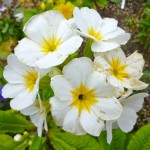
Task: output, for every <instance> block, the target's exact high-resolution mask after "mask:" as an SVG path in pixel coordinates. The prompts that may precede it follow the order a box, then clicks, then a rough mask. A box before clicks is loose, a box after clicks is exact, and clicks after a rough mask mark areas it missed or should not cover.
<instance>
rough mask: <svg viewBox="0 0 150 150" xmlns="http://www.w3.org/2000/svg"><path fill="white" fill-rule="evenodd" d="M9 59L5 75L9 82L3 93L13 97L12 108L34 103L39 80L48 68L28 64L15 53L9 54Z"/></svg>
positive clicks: (6, 96) (19, 108)
mask: <svg viewBox="0 0 150 150" xmlns="http://www.w3.org/2000/svg"><path fill="white" fill-rule="evenodd" d="M7 61H8V65H7V66H6V67H5V69H4V73H3V75H4V78H5V79H6V80H7V81H8V83H7V84H6V85H5V86H4V88H3V90H2V95H3V97H5V98H13V99H12V100H11V102H10V106H11V108H12V109H16V110H21V109H24V108H26V107H28V106H30V105H31V104H33V103H34V101H35V98H36V95H37V92H38V90H39V80H40V78H41V77H42V76H43V75H44V74H45V73H46V71H47V70H39V69H37V68H33V67H29V66H26V65H25V64H23V63H22V62H20V61H19V60H18V59H17V57H16V56H15V55H14V54H11V55H10V56H8V58H7Z"/></svg>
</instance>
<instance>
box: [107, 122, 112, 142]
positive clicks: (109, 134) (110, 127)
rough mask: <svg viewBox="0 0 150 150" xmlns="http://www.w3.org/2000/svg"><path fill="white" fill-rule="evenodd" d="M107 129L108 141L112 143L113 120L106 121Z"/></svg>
mask: <svg viewBox="0 0 150 150" xmlns="http://www.w3.org/2000/svg"><path fill="white" fill-rule="evenodd" d="M106 131H107V143H108V144H110V143H111V141H112V122H111V121H106Z"/></svg>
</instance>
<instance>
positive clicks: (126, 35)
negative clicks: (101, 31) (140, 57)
mask: <svg viewBox="0 0 150 150" xmlns="http://www.w3.org/2000/svg"><path fill="white" fill-rule="evenodd" d="M130 37H131V35H130V34H129V33H122V34H119V35H118V36H116V37H114V38H112V39H109V40H108V42H116V43H118V44H119V45H125V44H126V43H127V42H128V40H129V39H130Z"/></svg>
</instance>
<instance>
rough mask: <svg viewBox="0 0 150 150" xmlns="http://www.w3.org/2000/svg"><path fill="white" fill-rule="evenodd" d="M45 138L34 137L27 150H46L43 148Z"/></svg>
mask: <svg viewBox="0 0 150 150" xmlns="http://www.w3.org/2000/svg"><path fill="white" fill-rule="evenodd" d="M45 142H46V138H43V137H41V138H40V137H38V136H36V137H35V138H34V140H33V143H32V145H31V146H30V148H29V150H46V148H45Z"/></svg>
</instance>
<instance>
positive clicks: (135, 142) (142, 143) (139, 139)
mask: <svg viewBox="0 0 150 150" xmlns="http://www.w3.org/2000/svg"><path fill="white" fill-rule="evenodd" d="M149 149H150V124H148V125H145V126H143V127H142V128H141V129H139V130H138V131H137V132H136V133H135V135H133V137H132V139H131V140H130V142H129V145H128V147H127V150H149Z"/></svg>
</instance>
